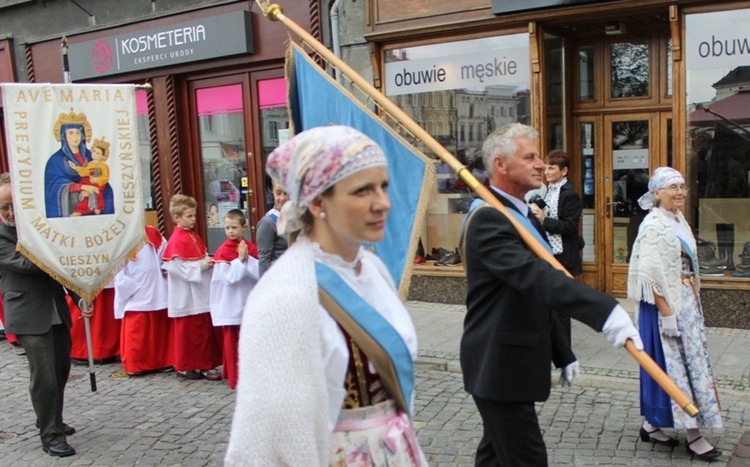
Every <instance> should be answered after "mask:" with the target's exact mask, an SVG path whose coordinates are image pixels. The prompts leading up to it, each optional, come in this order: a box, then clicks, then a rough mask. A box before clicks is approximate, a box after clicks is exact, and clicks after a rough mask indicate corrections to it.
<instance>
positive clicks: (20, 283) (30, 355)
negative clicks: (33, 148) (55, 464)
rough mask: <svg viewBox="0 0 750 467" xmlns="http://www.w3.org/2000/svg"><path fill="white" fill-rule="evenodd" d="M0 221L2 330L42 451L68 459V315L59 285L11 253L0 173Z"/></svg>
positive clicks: (7, 197)
mask: <svg viewBox="0 0 750 467" xmlns="http://www.w3.org/2000/svg"><path fill="white" fill-rule="evenodd" d="M0 218H2V224H0V290H2V291H3V306H4V307H5V319H6V322H5V327H6V329H7V330H8V332H12V333H14V334H15V335H16V337H17V338H18V340H19V342H20V343H21V345H22V346H23V348H24V350H26V358H27V359H28V361H29V373H30V377H29V383H30V384H29V392H30V394H31V404H32V405H33V407H34V412H36V418H37V424H38V426H39V435H40V437H41V439H42V449H43V450H44V452H47V453H49V454H50V455H52V456H59V457H65V456H71V455H73V454H75V453H76V451H75V449H73V448H72V447H71V446H70V445H69V444H68V442H67V435H72V434H73V433H75V429H74V428H72V427H70V426H68V425H66V424H65V423H63V398H64V390H65V383H67V382H68V374H69V373H70V346H71V340H70V326H71V320H70V311H69V309H68V305H67V303H66V301H65V289H63V286H62V285H60V284H59V283H58V282H57V281H55V280H54V279H52V277H50V276H49V275H48V274H47V273H45V272H44V271H42V270H41V269H39V268H38V267H37V266H36V265H34V263H32V262H31V261H29V260H28V259H27V258H26V257H25V256H23V255H22V254H21V253H19V252H18V251H16V244H17V243H18V237H17V235H16V220H15V216H14V212H13V192H12V188H11V185H10V177H9V175H8V174H7V173H4V174H2V175H0ZM74 297H75V296H74ZM75 300H76V301H78V297H75ZM81 314H82V315H83V316H84V317H91V316H92V315H93V310H92V309H88V310H82V312H81Z"/></svg>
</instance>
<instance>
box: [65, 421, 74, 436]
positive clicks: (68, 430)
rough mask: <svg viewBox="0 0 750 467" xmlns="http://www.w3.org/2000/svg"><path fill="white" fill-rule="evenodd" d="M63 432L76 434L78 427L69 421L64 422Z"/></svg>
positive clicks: (66, 434)
mask: <svg viewBox="0 0 750 467" xmlns="http://www.w3.org/2000/svg"><path fill="white" fill-rule="evenodd" d="M63 433H65V436H70V435H74V434H76V429H75V428H73V427H72V426H70V425H68V424H67V423H63Z"/></svg>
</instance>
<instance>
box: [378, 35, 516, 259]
mask: <svg viewBox="0 0 750 467" xmlns="http://www.w3.org/2000/svg"><path fill="white" fill-rule="evenodd" d="M490 65H491V66H490ZM511 65H512V66H511ZM508 67H510V68H508ZM431 70H443V71H442V72H441V73H445V74H444V75H441V76H443V77H444V78H445V79H443V80H434V79H432V78H430V76H432V75H430V74H429V73H430V71H431ZM498 70H500V71H498ZM435 77H437V75H435ZM530 78H531V72H530V65H529V36H528V34H512V35H507V36H498V37H488V38H483V39H474V40H467V41H457V42H446V43H441V44H434V45H427V46H418V47H408V48H403V49H393V50H388V51H386V52H385V93H386V95H388V96H389V97H390V98H391V99H392V100H393V101H394V102H395V103H396V104H397V105H398V106H399V107H400V108H402V109H403V110H404V112H406V113H407V114H408V115H409V116H411V117H412V118H413V119H414V121H416V122H425V121H426V122H430V124H429V125H428V126H425V125H424V124H422V127H423V128H425V129H426V130H427V131H428V132H429V133H430V134H431V135H432V136H433V137H434V138H435V139H436V140H437V141H438V142H439V143H440V144H442V145H443V146H444V147H445V148H446V149H447V150H448V151H450V152H451V153H453V154H454V155H455V156H456V157H457V158H458V159H459V160H460V161H461V162H462V163H463V164H464V165H466V166H467V168H468V169H469V170H471V172H472V173H473V174H474V175H475V176H476V177H477V179H479V181H480V182H482V183H487V180H488V177H487V172H486V170H485V169H484V163H483V161H482V143H483V142H484V139H485V138H486V137H487V135H488V134H489V133H491V132H492V131H494V130H496V129H497V128H499V127H500V126H502V125H505V124H508V123H513V122H521V123H526V124H528V123H530V122H531V94H530ZM425 79H428V80H430V81H429V82H424V80H425ZM415 80H420V81H421V82H420V84H419V86H418V87H417V86H414V87H409V88H406V86H410V85H411V84H414V81H415ZM409 83H411V84H409ZM420 96H423V98H422V99H420ZM430 103H431V104H430ZM416 146H417V148H418V149H420V150H422V151H423V152H425V153H426V154H428V155H430V151H429V150H428V149H427V148H426V147H425V146H423V145H422V144H421V143H419V142H417V143H416ZM436 169H437V183H436V189H435V191H434V193H433V196H432V198H431V201H430V205H429V207H428V210H427V222H426V227H425V229H424V233H423V236H422V239H421V240H422V244H423V247H424V249H425V252H426V254H427V255H430V254H431V252H433V250H434V252H436V253H437V252H439V251H441V249H442V251H455V249H456V247H457V246H458V245H457V243H458V230H459V228H460V226H461V222H462V221H463V218H464V216H465V213H466V212H467V210H468V208H469V206H470V204H471V201H472V200H473V199H474V195H473V192H472V190H471V189H469V188H468V187H467V186H466V185H465V184H464V183H463V182H462V181H461V180H459V179H458V178H457V176H456V175H455V173H453V172H452V170H451V169H450V168H449V167H448V166H447V165H445V164H442V163H437V162H436ZM428 260H429V258H428ZM428 264H429V263H428ZM430 265H431V266H432V264H430Z"/></svg>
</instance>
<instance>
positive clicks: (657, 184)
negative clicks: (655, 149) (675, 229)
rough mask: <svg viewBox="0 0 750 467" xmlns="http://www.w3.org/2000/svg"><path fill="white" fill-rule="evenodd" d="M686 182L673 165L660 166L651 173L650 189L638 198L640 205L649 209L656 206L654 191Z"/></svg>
mask: <svg viewBox="0 0 750 467" xmlns="http://www.w3.org/2000/svg"><path fill="white" fill-rule="evenodd" d="M684 183H685V179H684V178H683V177H682V174H681V173H680V172H678V171H677V170H675V169H673V168H672V167H659V168H658V169H656V170H654V173H652V174H651V178H650V179H649V180H648V191H647V192H646V193H645V194H644V195H643V196H641V197H640V198H638V205H639V206H640V207H641V209H645V210H647V211H648V210H649V209H652V208H653V207H654V201H655V198H654V191H656V190H661V189H662V188H664V187H665V186H669V185H673V184H678V185H681V184H684Z"/></svg>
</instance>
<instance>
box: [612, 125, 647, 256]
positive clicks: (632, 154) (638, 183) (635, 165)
mask: <svg viewBox="0 0 750 467" xmlns="http://www.w3.org/2000/svg"><path fill="white" fill-rule="evenodd" d="M612 169H613V170H612V181H613V183H612V203H613V206H612V207H611V209H612V215H613V217H614V225H613V233H612V248H613V262H615V263H621V264H622V263H628V262H630V254H631V253H632V247H633V242H635V238H636V236H637V235H638V227H639V226H640V225H641V222H642V221H643V218H644V217H645V216H646V214H647V211H644V210H643V209H641V207H640V205H639V204H638V198H640V197H641V196H643V194H644V193H646V192H647V191H648V180H649V122H648V120H632V121H628V122H613V123H612ZM608 209H610V207H608Z"/></svg>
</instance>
